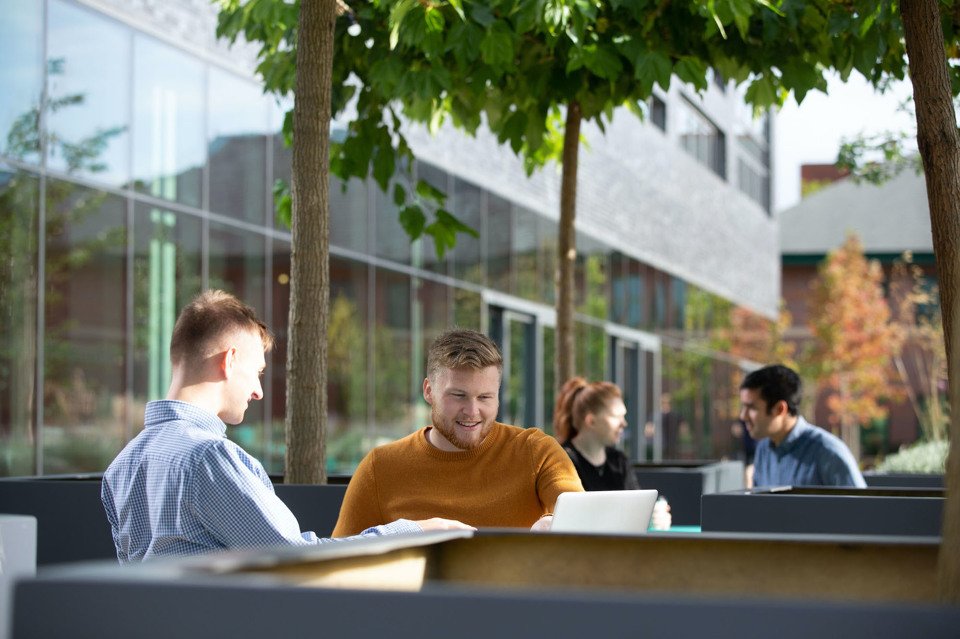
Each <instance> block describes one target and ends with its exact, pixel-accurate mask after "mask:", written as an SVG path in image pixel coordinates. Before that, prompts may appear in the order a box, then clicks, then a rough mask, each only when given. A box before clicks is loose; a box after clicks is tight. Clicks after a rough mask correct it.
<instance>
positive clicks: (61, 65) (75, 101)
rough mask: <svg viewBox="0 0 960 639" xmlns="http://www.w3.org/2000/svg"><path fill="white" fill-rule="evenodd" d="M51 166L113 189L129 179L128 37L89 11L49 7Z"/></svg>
mask: <svg viewBox="0 0 960 639" xmlns="http://www.w3.org/2000/svg"><path fill="white" fill-rule="evenodd" d="M49 25H50V26H49V35H48V38H49V41H48V51H47V68H48V70H49V92H50V95H49V99H50V100H51V105H50V107H49V109H48V113H47V128H48V133H47V140H48V143H47V165H48V166H50V167H51V168H54V169H58V170H60V171H65V172H69V173H77V174H79V175H84V176H86V177H93V178H95V179H97V180H100V181H103V182H106V183H108V184H110V185H111V186H123V185H126V183H127V181H128V180H129V178H130V169H129V166H128V162H129V145H130V136H129V134H128V126H127V125H128V121H127V119H128V117H129V113H130V90H129V79H130V67H129V60H130V46H131V45H130V33H129V32H128V31H126V30H125V29H123V28H121V27H119V26H118V25H116V24H114V23H113V22H111V21H109V20H104V19H102V18H98V17H96V16H95V15H94V14H93V13H91V12H90V11H88V10H86V9H82V8H80V7H76V6H74V5H72V4H67V3H64V2H59V1H52V2H51V3H50V13H49Z"/></svg>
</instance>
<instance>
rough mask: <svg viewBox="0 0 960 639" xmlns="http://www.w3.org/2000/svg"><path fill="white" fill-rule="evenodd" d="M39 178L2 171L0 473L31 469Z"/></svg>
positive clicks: (0, 196) (0, 208)
mask: <svg viewBox="0 0 960 639" xmlns="http://www.w3.org/2000/svg"><path fill="white" fill-rule="evenodd" d="M37 189H38V184H37V179H36V178H34V177H32V176H29V175H27V174H25V173H23V172H19V171H17V172H12V173H6V172H0V211H2V212H3V213H2V215H0V256H2V258H0V442H2V446H0V449H2V450H3V454H2V455H0V475H8V474H30V473H31V471H32V470H33V462H32V454H31V448H32V442H33V429H32V428H31V423H32V421H33V419H32V416H33V412H34V397H35V395H36V393H35V386H34V383H35V376H34V375H33V370H34V368H33V367H34V361H35V357H36V338H37V335H36V326H37V317H36V308H37V268H36V266H37V260H36V245H37V227H36V213H35V212H36V210H37V196H38V193H37Z"/></svg>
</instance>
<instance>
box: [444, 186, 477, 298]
mask: <svg viewBox="0 0 960 639" xmlns="http://www.w3.org/2000/svg"><path fill="white" fill-rule="evenodd" d="M480 194H481V191H480V188H479V187H477V186H474V185H473V184H470V183H469V182H465V181H463V180H460V179H457V178H454V181H453V201H452V204H451V206H452V208H451V210H450V212H451V213H453V214H454V215H455V216H456V217H457V219H459V220H460V221H461V222H463V223H464V224H466V225H467V226H469V227H470V228H472V229H473V230H475V231H477V232H478V233H481V234H482V232H483V229H482V228H481V224H480ZM480 239H482V238H480ZM480 239H478V238H475V237H473V236H472V235H467V234H465V233H457V245H456V246H455V247H454V248H453V276H454V277H455V278H457V279H461V280H465V281H467V282H472V283H474V284H483V282H484V277H483V259H482V257H481V255H480Z"/></svg>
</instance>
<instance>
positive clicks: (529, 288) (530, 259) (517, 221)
mask: <svg viewBox="0 0 960 639" xmlns="http://www.w3.org/2000/svg"><path fill="white" fill-rule="evenodd" d="M514 213H515V218H514V225H515V231H514V233H513V238H512V239H513V242H512V252H513V269H514V273H513V276H514V281H513V284H514V288H513V291H512V293H513V294H514V295H516V296H518V297H523V298H526V299H528V300H534V301H541V300H543V299H544V297H543V295H544V293H543V291H542V290H541V289H542V283H541V281H540V280H541V277H540V262H541V255H540V247H539V245H538V242H539V239H540V238H539V237H538V232H539V228H540V222H541V220H540V216H539V215H537V214H536V213H534V212H533V211H531V210H529V209H525V208H522V207H516V208H515V209H514ZM551 277H552V274H551ZM551 281H552V280H551Z"/></svg>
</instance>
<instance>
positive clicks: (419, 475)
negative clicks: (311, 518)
mask: <svg viewBox="0 0 960 639" xmlns="http://www.w3.org/2000/svg"><path fill="white" fill-rule="evenodd" d="M502 369H503V358H502V357H501V355H500V351H499V349H498V348H497V346H496V344H494V343H493V342H492V341H491V340H490V339H489V338H488V337H487V336H486V335H483V334H482V333H478V332H476V331H469V330H452V331H448V332H446V333H444V334H442V335H440V337H438V338H437V339H436V340H435V341H434V343H433V345H432V346H431V347H430V352H429V354H428V356H427V377H426V379H424V380H423V398H424V399H425V400H427V403H428V404H430V406H431V411H430V417H431V425H430V426H426V427H424V428H421V429H420V430H418V431H416V432H415V433H413V434H411V435H408V436H406V437H404V438H403V439H400V440H398V441H396V442H393V443H391V444H387V445H384V446H380V447H378V448H375V449H373V450H372V451H370V453H369V454H368V455H367V456H366V457H365V458H364V459H363V461H361V462H360V465H359V466H358V467H357V471H356V473H354V475H353V479H351V481H350V485H349V486H348V487H347V493H346V496H345V497H344V500H343V506H342V507H341V509H340V518H339V520H338V521H337V526H336V528H335V529H334V531H333V535H334V537H340V536H345V535H353V534H355V533H357V532H359V531H361V530H366V529H367V528H369V527H371V526H375V525H377V524H380V523H385V522H389V521H393V520H395V519H397V518H400V517H403V518H407V519H414V520H416V519H425V518H428V517H436V516H440V517H445V518H449V519H455V520H459V521H462V522H464V523H466V524H470V525H472V526H477V527H480V526H486V527H511V528H517V527H523V528H528V527H530V528H533V529H534V530H548V529H549V527H550V524H551V521H552V517H551V513H552V512H553V506H554V504H555V503H556V501H557V496H559V495H560V493H563V492H570V491H582V490H583V487H582V486H581V484H580V479H579V477H578V476H577V471H576V469H575V468H574V467H573V464H572V463H571V462H570V458H569V457H568V456H567V454H566V453H564V452H563V449H562V448H561V447H560V445H559V444H558V443H557V441H556V440H555V439H554V438H553V437H550V436H548V435H546V434H545V433H544V432H543V431H540V430H538V429H536V428H529V429H524V428H518V427H516V426H508V425H506V424H501V423H499V422H497V421H496V416H497V408H498V407H499V405H500V399H499V394H500V375H501V373H502Z"/></svg>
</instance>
